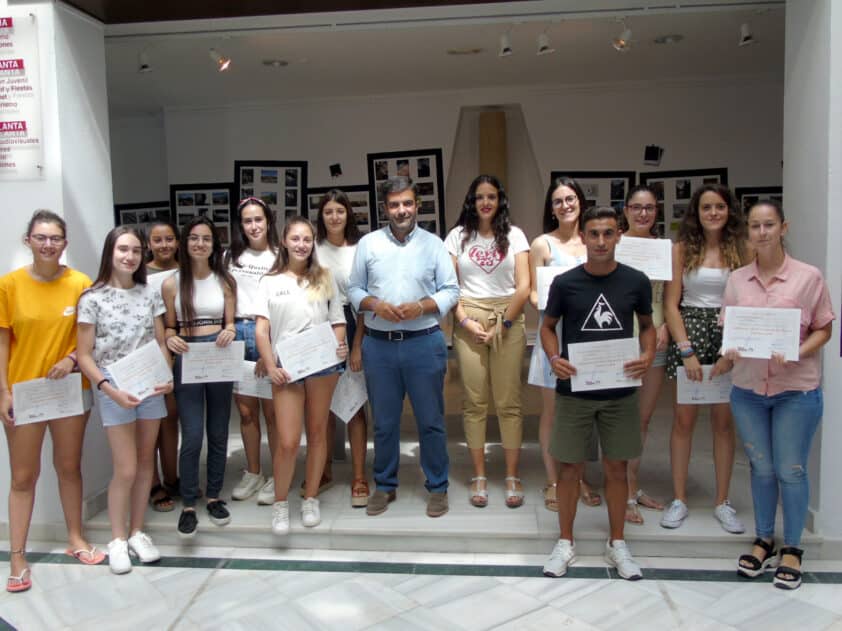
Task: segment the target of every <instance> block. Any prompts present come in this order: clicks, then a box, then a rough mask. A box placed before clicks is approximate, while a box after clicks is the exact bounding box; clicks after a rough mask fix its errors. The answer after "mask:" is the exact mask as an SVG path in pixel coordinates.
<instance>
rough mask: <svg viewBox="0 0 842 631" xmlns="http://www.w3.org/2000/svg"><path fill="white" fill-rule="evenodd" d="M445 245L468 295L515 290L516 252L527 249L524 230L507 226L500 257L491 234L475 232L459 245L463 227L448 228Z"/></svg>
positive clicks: (507, 293)
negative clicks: (506, 244)
mask: <svg viewBox="0 0 842 631" xmlns="http://www.w3.org/2000/svg"><path fill="white" fill-rule="evenodd" d="M444 245H445V247H446V248H447V251H448V252H449V253H450V255H451V256H455V257H456V263H457V264H458V266H459V289H460V290H461V293H462V295H463V296H466V297H468V298H503V297H506V296H511V295H512V294H514V293H515V255H516V254H518V253H520V252H528V251H529V242H527V240H526V235H525V234H523V230H521V229H520V228H517V227H515V226H512V227H511V228H510V229H509V249H508V251H507V252H506V256H501V255H500V251H499V250H498V249H497V244H496V243H495V242H494V237H481V236H480V235H479V234H475V235H474V237H473V238H472V239H469V240H468V241H467V242H466V243H465V245H464V246H463V245H462V228H461V227H459V226H457V227H456V228H454V229H453V230H451V231H450V232H449V233H448V235H447V238H446V239H445V240H444Z"/></svg>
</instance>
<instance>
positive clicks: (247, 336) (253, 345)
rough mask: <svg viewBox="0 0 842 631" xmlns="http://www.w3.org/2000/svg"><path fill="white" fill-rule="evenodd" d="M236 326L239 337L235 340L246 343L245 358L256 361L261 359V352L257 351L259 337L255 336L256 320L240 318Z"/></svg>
mask: <svg viewBox="0 0 842 631" xmlns="http://www.w3.org/2000/svg"><path fill="white" fill-rule="evenodd" d="M234 326H235V327H236V329H237V337H236V338H234V340H235V341H237V342H245V343H246V344H245V346H246V356H245V360H246V361H250V362H256V361H257V360H258V359H260V353H258V352H257V339H256V338H255V337H254V327H255V322H254V320H245V319H238V320H237V321H236V322H235V323H234Z"/></svg>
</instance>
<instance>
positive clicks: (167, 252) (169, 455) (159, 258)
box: [146, 221, 179, 513]
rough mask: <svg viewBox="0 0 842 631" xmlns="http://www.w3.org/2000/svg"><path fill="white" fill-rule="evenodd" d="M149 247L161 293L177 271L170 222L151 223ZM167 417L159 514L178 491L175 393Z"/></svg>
mask: <svg viewBox="0 0 842 631" xmlns="http://www.w3.org/2000/svg"><path fill="white" fill-rule="evenodd" d="M146 247H147V249H148V250H149V253H150V255H151V259H150V261H149V262H148V263H147V264H146V282H147V284H148V285H149V286H150V287H151V288H153V289H154V290H156V291H157V292H158V293H161V286H162V285H163V284H164V281H165V280H166V279H168V278H169V277H170V276H172V275H173V274H175V273H176V272H177V271H178V230H176V228H175V226H174V225H173V224H172V223H170V222H169V221H155V222H153V223H152V224H151V225H150V226H149V231H148V232H147V239H146ZM164 401H165V402H166V405H167V416H166V417H165V418H163V419H162V420H161V429H160V431H159V432H158V442H157V443H156V445H155V450H156V454H155V466H154V468H153V473H152V488H151V489H150V491H149V503H150V504H151V506H152V509H153V510H155V511H158V512H159V513H168V512H170V511H172V510H173V509H174V508H175V502H174V501H173V497H175V496H176V495H178V494H179V492H178V484H179V481H178V407H177V406H176V403H175V394H174V393H172V392H168V393H167V394H166V395H164ZM158 458H160V460H161V475H160V476H159V475H158Z"/></svg>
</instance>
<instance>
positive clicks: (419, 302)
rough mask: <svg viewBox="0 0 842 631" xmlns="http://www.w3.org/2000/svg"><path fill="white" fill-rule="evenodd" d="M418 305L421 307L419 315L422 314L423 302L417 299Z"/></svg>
mask: <svg viewBox="0 0 842 631" xmlns="http://www.w3.org/2000/svg"><path fill="white" fill-rule="evenodd" d="M418 306H419V307H421V315H424V303H423V302H421V301H420V300H419V301H418Z"/></svg>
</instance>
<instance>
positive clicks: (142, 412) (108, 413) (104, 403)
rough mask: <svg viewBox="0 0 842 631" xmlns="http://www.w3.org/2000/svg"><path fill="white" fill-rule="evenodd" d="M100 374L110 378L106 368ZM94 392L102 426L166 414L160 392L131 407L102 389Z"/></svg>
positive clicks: (153, 418)
mask: <svg viewBox="0 0 842 631" xmlns="http://www.w3.org/2000/svg"><path fill="white" fill-rule="evenodd" d="M102 374H103V375H104V376H105V378H106V379H109V380H110V379H111V375H110V374H109V373H108V371H107V370H103V371H102ZM96 394H97V407H99V417H100V419H102V425H103V427H114V426H116V425H125V424H126V423H134V422H135V421H136V420H138V419H145V420H155V419H162V418H164V417H165V416H166V415H167V404H166V403H165V402H164V395H162V394H158V395H155V396H151V397H147V398H146V399H144V400H143V401H141V402H140V405H138V406H137V407H133V408H124V407H121V406H120V405H118V404H117V402H116V401H115V400H114V399H112V398H111V397H109V396H108V395H107V394H105V393H104V392H103V391H102V390H97V391H96Z"/></svg>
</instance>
